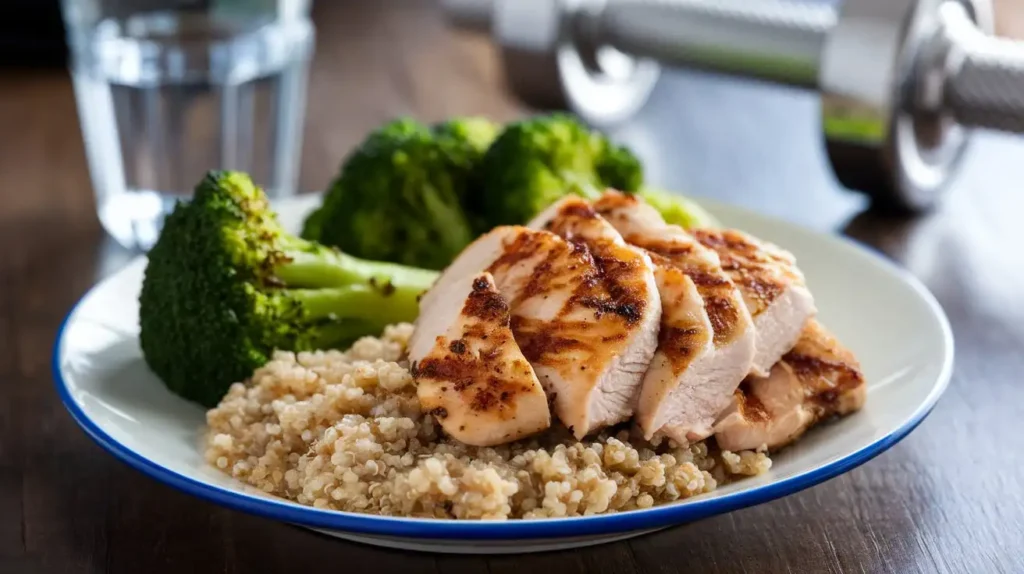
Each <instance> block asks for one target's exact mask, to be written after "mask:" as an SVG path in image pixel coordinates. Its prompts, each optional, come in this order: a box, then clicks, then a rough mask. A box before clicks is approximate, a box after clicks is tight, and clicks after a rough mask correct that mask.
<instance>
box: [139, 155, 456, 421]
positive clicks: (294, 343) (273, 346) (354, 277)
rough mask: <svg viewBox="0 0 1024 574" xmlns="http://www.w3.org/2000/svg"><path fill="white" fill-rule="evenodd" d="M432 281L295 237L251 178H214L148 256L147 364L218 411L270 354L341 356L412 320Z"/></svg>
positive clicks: (142, 310)
mask: <svg viewBox="0 0 1024 574" xmlns="http://www.w3.org/2000/svg"><path fill="white" fill-rule="evenodd" d="M436 276H437V273H436V272H434V271H429V270H424V269H418V268H412V267H405V266H401V265H395V264H391V263H381V262H376V261H368V260H364V259H358V258H355V257H353V256H351V255H348V254H345V253H342V252H340V251H338V250H336V249H333V248H329V247H325V246H323V245H320V244H317V243H315V242H311V241H306V240H304V239H301V238H298V237H295V236H293V235H291V234H289V233H288V232H286V231H285V230H284V229H283V228H282V226H281V225H280V223H279V222H278V220H277V215H276V214H275V213H274V212H273V211H272V210H271V208H270V205H269V202H268V200H267V198H266V196H265V195H264V193H263V190H261V189H260V188H258V187H257V186H256V185H254V184H253V182H252V180H250V178H249V177H248V176H247V175H246V174H243V173H238V172H230V171H211V172H209V173H208V174H207V175H206V176H205V177H204V178H203V180H202V181H201V182H200V183H199V184H198V185H197V186H196V189H195V194H194V195H193V197H192V198H191V199H190V200H188V201H187V202H179V203H178V204H177V205H176V206H175V208H174V210H173V212H172V213H171V214H170V215H169V216H168V217H167V219H166V221H165V223H164V227H163V230H162V231H161V234H160V237H159V238H158V240H157V242H156V244H155V245H154V246H153V248H152V249H151V250H150V252H149V254H148V263H147V266H146V271H145V277H144V279H143V284H142V290H141V292H140V294H139V320H140V334H139V339H140V344H141V348H142V352H143V356H144V357H145V360H146V362H147V364H148V365H149V367H150V368H151V369H152V371H153V372H154V373H155V374H156V375H158V376H159V377H160V378H161V379H162V380H163V382H164V384H165V385H166V386H167V387H168V388H169V389H170V390H172V391H173V392H175V393H177V394H178V395H180V396H182V397H184V398H186V399H188V400H191V401H193V402H196V403H199V404H202V405H204V406H206V407H211V406H214V405H215V404H216V403H217V402H218V401H219V400H220V399H221V398H222V396H223V394H224V393H225V392H226V390H227V388H228V387H229V386H230V385H231V384H232V383H234V382H238V381H242V380H244V379H246V378H248V377H249V376H251V374H252V372H253V370H254V369H255V368H257V367H259V366H261V365H263V364H264V363H266V362H267V360H268V359H269V357H270V356H271V354H272V353H273V351H274V350H290V351H303V350H316V349H329V348H341V347H344V346H347V345H349V344H351V343H352V342H354V341H355V340H356V339H357V338H358V337H360V336H363V335H369V334H378V333H380V332H381V330H382V329H383V328H384V327H385V326H386V325H388V324H390V323H395V322H401V321H412V320H415V318H416V316H417V314H418V302H417V298H418V296H419V295H420V294H421V293H422V292H423V291H425V290H426V289H427V288H429V287H430V285H431V284H432V283H433V281H434V280H435V279H436Z"/></svg>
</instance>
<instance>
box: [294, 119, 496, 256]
mask: <svg viewBox="0 0 1024 574" xmlns="http://www.w3.org/2000/svg"><path fill="white" fill-rule="evenodd" d="M497 131H498V127H497V125H495V124H493V123H491V122H489V121H487V120H484V119H480V118H455V119H452V120H449V121H446V122H443V123H440V124H438V125H435V126H426V125H423V124H421V123H419V122H416V121H414V120H411V119H408V118H399V119H396V120H392V121H390V122H388V123H386V124H384V125H383V126H381V127H380V128H378V129H377V130H375V131H374V132H372V133H371V134H370V135H369V136H368V137H367V138H366V139H365V140H364V141H363V143H362V144H361V145H360V146H359V147H358V148H357V149H356V150H355V151H354V152H353V153H352V154H350V155H349V156H348V157H347V158H346V160H345V161H344V162H343V164H342V167H341V171H340V173H339V174H338V176H337V177H336V178H335V180H334V182H333V183H332V185H331V186H330V189H329V190H328V191H327V193H326V196H325V197H324V202H323V205H322V206H321V207H320V209H318V210H316V211H314V212H313V213H312V214H310V216H309V217H308V219H307V220H306V222H305V224H304V229H303V232H302V237H304V238H306V239H311V240H316V241H319V242H321V243H324V244H326V245H332V246H336V247H338V248H340V249H342V250H343V251H345V252H346V253H349V254H351V255H354V256H357V257H364V258H367V259H374V260H380V261H390V262H395V263H402V264H406V265H414V266H417V267H422V268H427V269H435V270H436V269H441V268H443V267H444V266H445V265H447V264H448V263H449V262H450V261H451V260H452V258H454V257H455V255H456V254H458V252H459V251H461V250H462V249H463V248H464V247H465V246H466V245H468V244H469V242H470V241H472V240H473V239H474V238H475V237H476V236H477V235H478V233H479V228H478V226H479V218H477V217H474V216H471V215H470V214H468V213H467V212H466V211H465V209H464V206H463V201H464V200H466V198H467V197H470V196H473V195H474V194H475V193H476V189H475V188H476V187H478V185H477V183H476V182H477V180H476V177H477V175H476V169H477V167H478V164H479V163H480V158H481V157H482V156H483V153H484V150H485V149H486V148H487V146H488V145H489V144H490V142H491V140H492V139H493V138H494V136H495V135H496V134H497Z"/></svg>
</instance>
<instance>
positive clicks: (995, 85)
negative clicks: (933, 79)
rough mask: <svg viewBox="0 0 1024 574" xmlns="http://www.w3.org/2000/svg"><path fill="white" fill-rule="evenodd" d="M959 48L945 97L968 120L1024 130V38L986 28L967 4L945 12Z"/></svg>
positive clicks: (973, 123)
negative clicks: (981, 28) (967, 10)
mask: <svg viewBox="0 0 1024 574" xmlns="http://www.w3.org/2000/svg"><path fill="white" fill-rule="evenodd" d="M943 17H944V21H945V23H946V26H947V28H948V30H949V33H950V36H951V40H952V43H953V45H954V46H955V50H956V52H955V53H954V55H953V56H952V59H951V61H950V62H949V68H950V69H949V80H948V81H947V82H946V84H945V90H944V92H945V93H944V99H945V105H946V107H947V108H948V110H949V112H950V113H951V114H952V115H953V117H954V118H956V120H957V121H959V122H960V123H962V124H964V125H970V126H975V127H983V128H991V129H994V130H1000V131H1006V132H1017V133H1024V44H1021V43H1020V42H1015V41H1011V40H1006V39H1003V38H994V37H991V36H988V35H986V34H983V33H981V32H980V31H979V30H978V29H977V28H976V27H974V26H972V25H971V22H970V20H969V16H968V15H967V14H966V13H965V12H964V11H963V10H956V9H953V8H952V7H949V9H948V10H946V11H945V12H944V14H943Z"/></svg>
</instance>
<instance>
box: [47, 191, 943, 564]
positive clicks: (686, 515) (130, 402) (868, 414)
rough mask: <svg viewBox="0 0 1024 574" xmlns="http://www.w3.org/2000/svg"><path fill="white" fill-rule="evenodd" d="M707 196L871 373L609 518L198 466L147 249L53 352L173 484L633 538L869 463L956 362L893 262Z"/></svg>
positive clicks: (348, 523)
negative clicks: (766, 460)
mask: <svg viewBox="0 0 1024 574" xmlns="http://www.w3.org/2000/svg"><path fill="white" fill-rule="evenodd" d="M315 200H316V197H315V196H309V197H302V198H300V199H296V200H287V201H284V202H282V203H279V204H278V205H277V209H278V210H279V212H280V214H281V218H282V221H283V222H285V224H286V225H287V226H288V227H289V228H291V229H297V227H298V225H299V222H300V221H301V219H302V216H303V215H304V214H305V213H306V211H307V210H308V209H309V208H310V207H311V205H312V203H311V202H313V201H315ZM701 203H702V204H703V205H705V206H706V207H707V208H708V209H709V211H710V212H711V213H712V214H713V215H715V216H716V217H718V218H719V219H720V220H721V221H722V222H723V224H725V225H728V226H732V227H736V228H739V229H743V230H746V231H748V232H751V233H753V234H754V235H756V236H759V237H761V238H763V239H766V240H769V241H773V242H776V243H778V244H779V245H781V246H783V247H785V248H787V249H789V250H790V251H792V252H793V253H794V254H795V255H796V257H797V259H798V262H799V265H800V266H801V268H802V269H803V271H804V273H805V274H806V276H807V280H808V283H809V284H810V288H811V290H812V291H813V292H814V293H815V295H816V301H817V303H818V305H819V308H820V318H821V319H822V321H823V322H824V324H825V325H827V326H828V327H829V328H830V329H831V330H832V331H833V332H834V333H835V334H836V335H837V336H838V337H839V339H840V340H841V341H843V342H844V343H846V344H847V345H848V346H849V347H850V348H851V349H852V350H853V352H854V353H856V355H857V356H858V357H859V359H860V361H861V362H862V364H863V368H864V371H865V375H866V377H867V380H868V399H867V404H866V406H865V408H864V409H863V410H862V411H861V412H858V413H856V414H854V415H851V416H849V417H847V418H845V419H843V420H840V421H838V422H836V423H832V424H828V425H825V426H821V427H819V428H816V429H814V430H812V431H811V432H810V433H809V434H808V435H806V436H805V437H804V438H803V439H801V440H800V441H799V442H798V443H797V444H796V445H795V446H793V447H791V448H789V449H786V450H784V451H782V452H780V453H778V454H777V455H775V456H773V461H774V465H773V466H772V469H771V471H770V472H768V473H767V474H765V475H762V476H758V477H754V478H749V479H744V480H740V481H738V482H736V483H733V484H729V485H726V486H723V487H720V488H719V489H718V490H716V491H714V492H712V493H709V494H706V495H702V496H698V497H694V498H691V499H687V500H684V501H681V502H677V503H673V504H669V505H666V506H659V507H654V508H650V509H646V510H635V511H629V512H622V513H617V514H610V515H599V516H588V517H582V518H565V519H540V520H509V521H503V522H479V521H455V520H426V519H403V518H389V517H379V516H371V515H363V514H353V513H344V512H336V511H327V510H318V509H314V508H311V507H308V506H303V505H299V504H295V503H291V502H288V501H284V500H280V499H276V498H269V497H267V496H265V495H262V494H260V493H258V492H255V491H254V490H252V489H250V488H247V487H246V486H244V485H243V484H242V483H240V482H238V481H236V480H235V479H233V478H231V477H229V476H226V475H224V474H222V473H220V472H219V471H217V470H215V469H213V468H209V467H207V466H206V465H205V463H204V461H203V457H202V455H201V450H200V433H201V430H202V426H203V424H204V412H203V410H202V409H201V408H199V407H197V406H194V405H192V404H190V403H187V402H185V401H183V400H181V399H179V398H178V397H176V396H174V395H172V394H171V393H169V392H168V391H167V390H165V389H164V387H163V386H162V385H161V383H160V382H159V380H158V379H157V378H156V377H155V376H154V375H153V374H151V373H150V372H149V370H148V369H147V367H146V365H145V363H144V362H143V359H142V356H141V354H140V351H139V346H138V342H137V333H138V325H137V320H138V307H137V303H136V297H137V295H138V290H139V287H140V285H141V280H142V272H143V269H144V266H145V259H144V258H139V259H137V260H135V261H133V262H132V263H130V264H129V265H128V266H127V267H126V268H124V269H122V270H120V271H119V272H117V273H116V274H115V275H113V276H111V277H109V278H108V279H106V280H104V281H103V282H102V283H100V284H98V285H96V286H95V287H94V288H93V289H92V290H90V291H89V293H88V294H86V296H85V297H84V298H83V299H82V300H81V301H80V302H79V303H78V304H77V305H75V307H74V309H72V311H71V313H70V314H69V315H68V317H67V319H66V320H65V322H64V324H63V325H62V327H61V329H60V332H59V333H58V337H57V344H56V347H55V349H54V357H53V360H54V363H53V368H54V376H55V378H56V383H57V390H58V392H59V393H60V396H61V399H62V400H63V401H64V403H65V405H66V406H67V408H68V410H69V411H70V413H71V415H72V416H73V417H74V418H75V420H76V421H77V422H78V423H79V424H80V425H81V427H82V428H83V429H84V430H85V431H86V432H87V433H88V434H89V435H90V436H92V437H93V438H94V439H95V440H96V441H97V442H98V443H99V444H100V445H102V446H103V447H104V448H105V449H107V450H108V451H109V452H110V453H111V454H113V455H114V456H116V457H117V458H119V459H120V460H122V461H124V462H126V463H127V464H129V465H130V466H132V467H133V468H135V469H137V470H139V471H141V472H143V473H145V474H147V475H149V476H150V477H152V478H155V479H157V480H160V481H163V482H165V483H167V484H169V485H171V486H173V487H175V488H178V489H181V490H183V491H185V492H187V493H189V494H192V495H195V496H198V497H200V498H203V499H205V500H208V501H211V502H214V503H217V504H221V505H224V506H227V507H230V508H233V509H236V510H241V511H244V512H250V513H253V514H257V515H261V516H264V517H269V518H273V519H277V520H281V521H284V522H289V523H293V524H298V525H302V526H305V527H309V528H312V529H315V530H319V531H321V532H325V533H327V534H331V535H335V536H339V537H342V538H348V539H352V540H359V541H363V542H369V543H373V544H378V545H382V546H392V547H401V548H407V549H416V550H429V551H435V552H463V553H491V552H505V553H507V552H530V551H540V550H550V549H555V548H567V547H575V546H587V545H592V544H598V543H603V542H608V541H611V540H616V539H621V538H628V537H632V536H637V535H640V534H644V533H647V532H651V531H654V530H658V529H661V528H665V527H669V526H673V525H677V524H682V523H685V522H690V521H693V520H697V519H700V518H704V517H707V516H710V515H714V514H720V513H723V512H729V511H732V510H735V509H738V508H742V507H746V506H751V505H755V504H760V503H763V502H767V501H769V500H773V499H776V498H779V497H782V496H786V495H788V494H791V493H793V492H796V491H799V490H802V489H805V488H808V487H810V486H813V485H815V484H818V483H820V482H822V481H825V480H827V479H830V478H832V477H834V476H836V475H839V474H841V473H844V472H846V471H849V470H850V469H853V468H855V467H857V466H858V465H860V464H863V463H864V462H867V461H868V460H870V459H871V458H873V457H874V456H876V455H878V454H879V453H881V452H883V451H885V450H886V449H888V448H889V447H891V446H893V445H894V444H896V443H897V442H898V441H899V440H901V439H902V438H903V437H904V436H906V435H907V433H909V432H910V431H912V430H913V429H914V428H915V427H916V426H917V425H918V424H919V423H920V422H921V421H922V420H923V419H924V418H925V417H926V416H927V415H928V413H929V412H930V411H931V409H932V407H934V406H935V403H936V401H937V400H938V399H939V397H940V396H941V395H942V393H943V391H944V390H945V389H946V386H947V384H948V382H949V376H950V371H951V368H952V360H953V338H952V333H951V332H950V328H949V324H948V322H947V320H946V317H945V315H944V314H943V312H942V309H941V308H940V307H939V305H938V304H937V303H936V302H935V300H934V299H933V297H932V296H931V294H930V293H928V291H926V289H925V288H924V287H923V286H922V285H921V284H920V283H918V281H917V280H915V279H914V278H912V277H911V276H909V275H908V274H906V273H905V272H903V271H902V270H900V269H898V268H897V267H895V266H894V265H892V264H891V263H889V262H888V261H887V260H885V259H883V258H882V257H880V256H879V255H876V254H875V253H873V252H870V251H868V250H866V249H863V248H861V247H859V246H856V245H854V244H853V243H851V242H849V241H847V240H845V239H842V238H839V237H835V236H829V235H825V234H820V233H816V232H812V231H809V230H806V229H803V228H799V227H796V226H793V225H792V224H789V223H784V222H781V221H778V220H774V219H770V218H767V217H764V216H760V215H757V214H753V213H749V212H746V211H744V210H740V209H738V208H735V207H729V206H723V205H715V204H709V203H708V202H701Z"/></svg>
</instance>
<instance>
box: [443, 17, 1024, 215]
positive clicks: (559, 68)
mask: <svg viewBox="0 0 1024 574" xmlns="http://www.w3.org/2000/svg"><path fill="white" fill-rule="evenodd" d="M443 3H444V6H445V12H446V14H447V16H448V18H449V20H451V21H452V22H453V23H455V25H456V26H458V27H460V28H469V29H473V30H476V31H478V32H484V33H489V34H491V35H492V36H493V37H494V39H495V41H496V42H497V43H498V45H499V46H501V48H502V55H503V57H504V60H505V69H506V76H507V77H509V78H510V80H511V81H509V85H510V86H512V87H513V89H514V90H515V91H516V93H517V94H518V95H520V96H521V97H523V99H524V100H525V101H527V102H528V103H530V104H532V105H537V104H540V105H541V107H545V106H547V105H548V102H560V103H564V104H567V105H568V106H569V107H570V108H571V109H573V110H574V111H576V112H577V113H579V114H580V115H581V116H583V117H584V118H585V119H587V120H589V121H592V122H595V123H607V122H614V121H617V119H621V118H625V117H628V116H629V115H631V114H632V113H634V112H635V111H637V110H639V107H640V106H642V105H643V102H644V101H645V99H646V97H647V95H648V94H649V93H650V91H651V89H652V88H653V85H654V81H655V80H656V78H657V73H658V70H659V67H658V65H659V64H668V65H671V66H675V67H681V68H691V69H703V70H706V71H712V72H719V73H727V74H732V75H735V76H738V77H742V78H752V79H760V80H766V81H768V82H771V83H775V84H784V85H790V86H796V87H799V88H805V89H808V90H810V91H814V92H817V93H819V94H820V96H821V115H822V122H821V128H822V132H823V136H824V137H823V140H824V143H825V147H826V149H827V154H828V158H829V161H830V163H831V164H832V168H833V172H834V174H835V176H836V178H837V179H838V180H839V182H840V183H841V184H842V185H843V186H845V187H847V188H850V189H855V190H859V191H861V192H864V193H866V194H867V195H869V196H870V197H872V198H873V199H874V200H875V202H876V203H877V204H879V205H882V206H886V207H891V208H895V209H897V210H899V211H922V210H925V209H928V208H929V207H930V206H932V205H933V204H934V203H935V202H936V200H937V199H938V198H939V197H940V196H941V194H942V191H943V190H944V189H946V183H947V182H948V181H950V180H951V175H952V174H953V173H954V172H955V170H956V169H957V167H958V165H959V163H960V161H961V159H962V158H963V157H964V153H963V152H964V151H965V149H966V147H967V146H968V145H969V142H970V141H971V137H970V136H971V133H970V128H972V127H983V128H992V129H996V130H1002V131H1012V132H1022V133H1024V44H1022V43H1017V42H1014V41H1011V40H1005V39H997V38H995V37H993V36H991V35H990V34H991V32H992V27H993V25H992V14H991V10H992V7H991V0H842V2H841V3H840V4H839V6H837V7H835V8H833V7H832V6H830V5H828V4H823V3H812V2H808V1H801V0H443ZM552 78H554V80H553V81H552ZM552 87H553V88H554V89H550V88H552ZM540 96H544V97H540ZM613 118H615V119H613Z"/></svg>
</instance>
